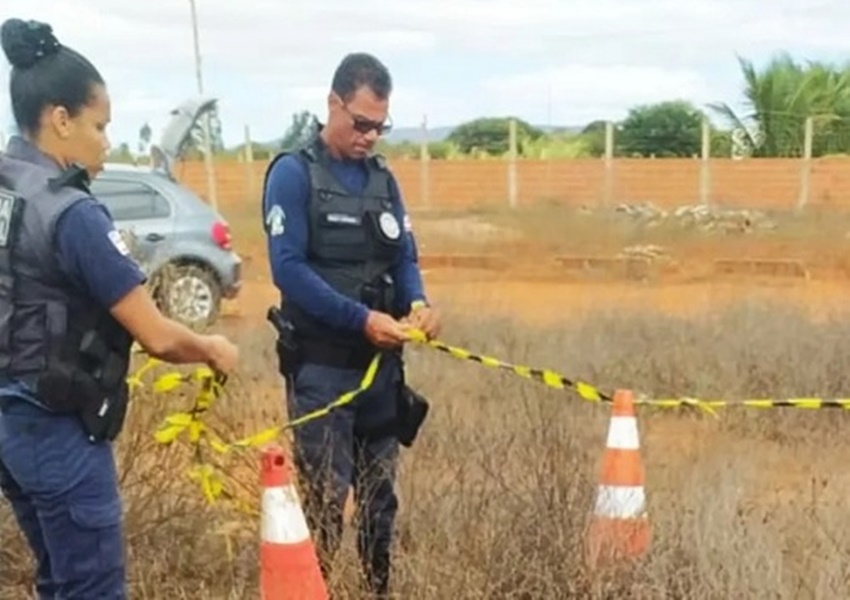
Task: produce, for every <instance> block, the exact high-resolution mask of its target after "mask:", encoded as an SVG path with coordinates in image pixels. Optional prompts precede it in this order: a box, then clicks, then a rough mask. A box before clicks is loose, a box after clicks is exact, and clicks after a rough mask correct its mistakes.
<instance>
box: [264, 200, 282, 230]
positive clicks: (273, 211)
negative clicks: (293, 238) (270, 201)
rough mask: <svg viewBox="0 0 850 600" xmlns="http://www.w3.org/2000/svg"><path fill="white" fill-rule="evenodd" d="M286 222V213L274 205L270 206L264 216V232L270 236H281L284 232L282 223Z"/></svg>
mask: <svg viewBox="0 0 850 600" xmlns="http://www.w3.org/2000/svg"><path fill="white" fill-rule="evenodd" d="M285 220H286V213H284V211H283V209H282V208H281V207H280V206H279V205H277V204H275V205H274V206H272V207H271V208H270V209H269V211H268V213H267V214H266V230H267V231H268V233H269V235H271V236H278V235H283V232H284V224H283V222H284V221H285Z"/></svg>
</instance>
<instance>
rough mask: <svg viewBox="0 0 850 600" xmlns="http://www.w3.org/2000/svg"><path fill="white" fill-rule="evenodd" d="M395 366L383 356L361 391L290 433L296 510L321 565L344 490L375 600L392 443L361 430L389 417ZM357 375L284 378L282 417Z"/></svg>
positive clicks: (386, 525)
mask: <svg viewBox="0 0 850 600" xmlns="http://www.w3.org/2000/svg"><path fill="white" fill-rule="evenodd" d="M400 368H401V366H400V363H399V361H398V359H397V358H396V357H394V356H392V355H388V356H385V357H384V358H383V359H382V362H381V365H380V367H379V369H378V372H377V374H376V377H375V381H374V383H373V385H372V386H371V387H370V389H369V390H367V391H366V392H364V393H362V394H361V395H359V396H358V397H357V398H356V399H355V400H354V401H353V402H352V403H351V404H349V405H347V406H344V407H342V408H339V409H337V410H335V411H334V412H332V413H331V414H330V415H329V416H326V417H322V418H320V419H317V420H315V421H311V422H309V423H307V424H305V425H301V426H299V427H297V428H295V430H294V438H295V463H296V467H297V469H298V472H299V475H300V478H301V480H302V482H303V483H304V487H305V490H306V497H305V498H304V508H305V513H306V516H307V519H308V521H309V522H310V524H311V528H312V530H313V532H314V536H315V539H316V544H317V549H318V551H319V555H320V561H321V563H322V568H323V570H324V572H325V574H326V575H327V574H328V573H329V567H328V563H329V562H330V560H331V558H332V557H333V555H334V553H335V552H336V550H337V549H338V547H339V541H340V537H341V534H342V527H343V509H344V505H345V500H346V497H347V495H348V491H349V486H353V490H354V500H355V505H356V508H357V517H358V533H357V541H358V543H357V548H358V552H359V555H360V559H361V561H362V565H363V569H364V574H365V576H366V579H367V582H368V584H369V585H370V587H371V589H372V590H373V591H374V592H375V593H376V594H377V595H379V596H380V595H383V594H386V593H387V590H388V585H389V571H390V545H391V543H392V538H393V528H394V524H395V517H396V512H397V509H398V499H397V497H396V493H395V489H394V487H395V476H396V463H397V460H398V454H399V443H398V440H397V439H396V438H395V437H394V436H392V435H391V434H386V433H385V434H384V435H382V436H380V437H373V436H370V435H367V434H366V433H365V432H366V431H367V430H368V429H370V428H372V429H375V428H376V427H379V426H380V425H381V423H385V422H386V421H388V420H390V419H392V418H394V417H395V413H396V397H397V393H398V390H399V385H400V381H401V371H400ZM363 374H364V372H363V371H360V370H356V369H340V368H335V367H329V366H325V365H318V364H312V363H307V364H304V365H303V366H301V368H300V369H299V370H298V371H297V373H296V374H295V376H294V377H290V378H289V380H288V392H289V393H288V394H287V399H288V402H287V404H288V411H289V417H290V418H296V417H300V416H301V415H304V414H306V413H309V412H311V411H313V410H316V409H319V408H322V407H324V406H326V405H327V404H328V403H330V402H332V401H333V400H335V399H336V398H338V397H339V396H340V395H341V394H343V393H345V392H348V391H351V390H355V389H357V388H358V387H359V386H360V381H361V379H362V378H363Z"/></svg>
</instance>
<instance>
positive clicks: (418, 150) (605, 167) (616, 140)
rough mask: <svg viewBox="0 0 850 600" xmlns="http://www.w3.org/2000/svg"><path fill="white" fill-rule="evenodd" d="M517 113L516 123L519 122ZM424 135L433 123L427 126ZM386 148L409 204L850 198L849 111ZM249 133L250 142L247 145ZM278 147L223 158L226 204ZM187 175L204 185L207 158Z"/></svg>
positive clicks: (773, 202) (249, 190) (241, 195)
mask: <svg viewBox="0 0 850 600" xmlns="http://www.w3.org/2000/svg"><path fill="white" fill-rule="evenodd" d="M512 123H514V122H512ZM426 135H427V134H426ZM426 135H423V140H422V141H420V142H419V143H407V144H399V145H396V146H394V147H390V148H389V150H388V151H387V155H388V158H389V162H390V165H391V167H392V169H393V171H394V173H395V176H396V177H397V178H398V180H399V183H400V185H401V188H402V191H403V193H404V197H405V202H406V203H407V205H408V206H409V207H411V208H412V209H420V210H422V209H452V208H457V209H469V208H475V207H493V206H500V205H501V206H509V207H517V208H519V207H524V206H525V207H527V206H534V205H539V204H541V203H549V204H560V205H567V206H576V207H579V206H586V207H604V206H612V207H613V206H617V205H620V204H642V203H647V204H653V205H655V206H658V207H659V208H665V209H670V208H676V207H678V206H685V205H694V204H702V205H708V206H717V207H735V208H752V209H763V210H805V209H813V208H818V209H829V210H834V209H842V210H843V209H848V208H850V120H847V119H841V118H832V117H829V116H818V117H799V116H795V115H782V114H777V115H772V116H771V118H770V119H767V120H766V122H765V125H764V126H763V127H760V128H758V129H755V128H751V129H747V130H744V129H742V128H741V129H737V130H733V131H732V132H728V131H718V130H716V129H714V128H713V127H712V126H711V124H710V123H709V122H708V121H703V122H702V123H701V124H700V125H699V126H698V127H697V128H696V130H693V128H692V129H691V130H687V129H685V130H676V129H671V130H669V131H662V130H649V131H643V132H634V131H631V132H630V131H623V130H622V128H621V127H620V126H618V125H616V124H614V123H610V122H607V123H606V122H598V123H594V124H591V125H589V126H588V127H587V128H585V130H584V131H582V132H577V133H576V132H572V133H569V134H564V135H558V134H552V135H547V136H546V138H545V139H530V138H524V137H522V136H521V135H518V134H517V131H516V126H515V125H514V126H512V127H511V128H510V130H509V131H507V132H505V135H504V139H503V140H499V139H498V138H496V139H495V140H493V139H492V136H491V139H490V143H496V144H498V143H501V144H502V146H501V148H504V151H500V147H499V146H498V145H496V146H495V147H496V151H495V152H489V153H488V152H476V150H475V149H474V148H473V149H472V150H471V151H467V152H465V153H462V154H459V153H457V152H456V153H454V154H452V153H451V152H445V146H446V144H447V142H446V141H444V140H443V141H429V140H427V137H426ZM249 146H250V144H246V147H249ZM268 162H269V156H268V155H266V156H262V158H259V157H258V156H252V153H250V152H246V153H239V154H237V155H236V156H232V157H216V160H215V165H214V168H215V191H216V195H217V201H218V203H223V204H236V205H240V204H247V205H255V206H256V205H257V203H258V202H259V197H260V194H261V189H260V188H261V186H262V181H263V175H264V172H265V169H266V168H267V166H268ZM176 175H177V176H178V178H179V179H180V180H181V181H183V182H184V183H186V184H187V185H189V186H190V187H192V188H193V189H195V190H196V191H197V192H198V193H199V194H201V195H202V196H204V197H206V196H207V181H206V175H205V170H204V164H203V161H198V160H189V161H185V162H183V163H181V164H179V165H178V166H177V172H176Z"/></svg>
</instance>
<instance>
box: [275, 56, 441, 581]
mask: <svg viewBox="0 0 850 600" xmlns="http://www.w3.org/2000/svg"><path fill="white" fill-rule="evenodd" d="M391 88H392V83H391V78H390V75H389V72H388V71H387V69H386V67H385V66H384V65H383V64H381V62H380V61H378V60H377V59H376V58H374V57H373V56H370V55H368V54H350V55H348V56H346V57H345V58H344V59H343V61H342V62H341V63H340V65H339V66H338V68H337V70H336V72H335V74H334V77H333V82H332V86H331V91H330V94H329V96H328V118H327V123H326V124H325V125H324V126H320V127H318V131H317V133H316V135H315V136H314V137H313V138H312V139H311V140H310V141H309V142H307V143H306V144H304V146H303V147H302V148H300V149H299V151H298V152H296V153H294V154H282V155H280V156H278V157H277V158H276V159H275V160H274V161H273V162H272V164H271V165H270V167H269V170H268V172H267V175H266V185H265V196H264V200H263V209H264V219H265V221H264V222H265V230H266V234H267V236H268V243H269V259H270V261H271V269H272V274H273V277H274V282H275V285H276V286H277V287H278V288H279V289H280V290H281V292H282V295H283V296H284V302H283V306H282V310H281V311H280V312H279V313H277V314H275V313H276V309H272V311H270V318H272V320H273V322H274V321H277V327H278V331H279V332H280V334H281V337H280V338H279V341H278V348H279V353H281V355H282V356H281V363H282V364H281V373H282V374H283V375H284V376H285V377H286V382H287V389H288V411H289V415H290V418H295V417H298V416H300V415H303V414H306V413H308V412H310V411H312V410H315V409H317V408H321V407H324V406H326V405H327V404H328V403H329V402H331V401H333V400H334V399H336V398H337V397H339V396H340V395H341V394H343V393H344V392H347V391H351V390H354V389H356V388H357V387H358V386H359V384H360V381H361V379H362V377H363V375H364V372H365V370H366V369H367V367H368V364H369V363H370V361H371V360H372V358H373V357H374V356H375V354H376V352H378V351H381V352H382V355H381V358H382V360H381V366H380V367H379V370H378V372H377V375H376V378H375V381H374V383H373V385H372V386H371V388H370V389H369V390H368V391H367V392H365V393H363V394H361V395H360V396H358V398H357V399H356V400H355V401H354V402H353V403H352V404H350V405H348V406H346V407H345V408H343V409H341V410H338V411H335V412H334V413H332V414H331V415H330V416H328V417H326V418H323V419H319V420H316V421H312V422H310V423H308V424H305V425H302V426H300V427H298V428H296V430H295V441H296V465H297V467H298V469H299V471H300V472H301V475H302V476H304V477H305V479H306V480H307V488H308V491H307V495H306V498H305V508H306V512H307V515H308V518H309V520H310V521H311V523H312V525H313V528H314V530H318V531H317V542H318V546H319V554H320V556H321V559H322V564H323V569H324V570H325V572H326V573H327V572H328V571H329V569H328V560H329V558H330V557H331V555H332V553H333V552H334V551H335V550H336V548H337V545H338V543H339V536H340V534H341V529H342V516H343V515H342V510H343V506H344V502H345V499H346V497H347V494H348V487H349V485H353V486H354V496H355V502H356V504H357V508H358V512H359V516H360V526H359V535H358V550H359V553H360V556H361V560H362V562H363V568H364V571H365V574H366V578H367V581H368V583H369V585H370V587H371V589H372V590H373V591H374V592H375V593H376V594H377V595H378V596H382V595H385V594H386V593H387V590H388V579H389V568H390V558H389V557H390V549H389V546H390V543H391V540H392V527H393V524H394V520H395V515H396V510H397V506H398V502H397V498H396V495H395V491H394V479H395V464H396V459H397V455H398V448H399V439H402V440H403V443H405V442H406V443H407V444H409V443H410V442H411V440H410V439H409V438H408V439H407V440H405V439H404V438H403V437H402V436H400V435H399V434H398V431H397V430H396V431H394V430H393V427H392V425H393V424H395V425H396V426H398V427H402V428H403V427H405V426H407V427H411V424H410V423H401V422H400V421H402V420H404V418H405V417H407V416H409V415H408V412H412V413H416V410H415V406H414V408H413V410H411V408H412V407H411V405H410V404H409V403H412V404H413V405H418V408H419V409H420V412H419V413H418V415H419V419H420V420H419V421H417V422H415V423H413V424H412V427H413V429H414V430H415V429H416V427H417V426H418V424H419V422H421V418H424V415H422V412H421V409H422V406H423V403H424V399H421V398H420V397H418V395H416V394H415V393H413V392H411V391H410V390H409V388H407V387H406V386H405V385H404V381H403V365H402V363H401V347H402V345H403V344H404V343H405V342H406V341H407V339H408V334H407V329H408V327H415V328H418V329H420V330H423V331H424V332H425V333H426V334H427V335H429V336H434V335H436V334H437V332H438V324H437V317H436V314H435V312H433V311H432V310H431V308H430V307H429V306H428V303H427V300H426V297H425V293H424V291H423V285H422V278H421V275H420V272H419V269H418V265H417V255H416V246H415V241H414V238H413V234H412V231H411V228H410V220H409V218H408V217H407V215H406V212H405V209H404V206H403V204H402V200H401V197H400V193H399V190H398V186H397V183H396V181H395V179H394V177H393V176H392V174H391V173H390V172H389V170H388V169H387V167H386V165H385V163H384V162H383V159H382V158H381V157H380V156H377V155H373V154H371V153H370V150H371V149H372V147H373V146H374V144H375V142H376V141H377V139H378V137H379V136H380V135H381V134H382V133H383V132H385V131H386V130H387V128H388V125H386V124H385V121H386V119H387V116H388V105H389V95H390V92H391ZM405 407H406V408H407V412H406V411H405V410H404V408H405ZM400 409H401V410H400ZM401 413H405V414H401ZM412 418H414V420H415V419H416V416H415V415H414V416H413V417H412ZM387 424H390V427H389V428H388V427H387ZM414 435H415V431H414Z"/></svg>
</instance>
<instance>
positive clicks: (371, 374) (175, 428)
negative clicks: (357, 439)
mask: <svg viewBox="0 0 850 600" xmlns="http://www.w3.org/2000/svg"><path fill="white" fill-rule="evenodd" d="M411 341H412V342H414V343H418V344H421V345H424V346H427V347H430V348H433V349H436V350H438V351H440V352H443V353H446V354H448V355H450V356H452V357H454V358H457V359H459V360H463V361H469V362H475V363H478V364H481V365H483V366H486V367H490V368H495V369H501V370H505V371H509V372H511V373H513V374H515V375H517V376H519V377H522V378H524V379H530V380H534V381H538V382H540V383H542V384H543V385H545V386H547V387H550V388H553V389H558V390H564V389H572V390H573V391H575V392H576V393H577V394H578V396H579V397H581V398H582V399H584V400H587V401H589V402H594V403H602V402H605V403H610V402H613V396H611V395H609V394H606V393H604V392H602V391H601V390H600V389H599V388H597V387H596V386H594V385H591V384H590V383H587V382H584V381H580V380H577V379H571V378H568V377H566V376H564V375H562V374H560V373H558V372H556V371H553V370H550V369H538V368H533V367H527V366H523V365H515V364H511V363H508V362H505V361H503V360H500V359H498V358H494V357H491V356H486V355H483V354H476V353H474V352H471V351H470V350H467V349H465V348H461V347H458V346H451V345H449V344H446V343H444V342H441V341H439V340H433V339H428V338H427V336H426V335H425V333H424V332H422V331H419V330H414V331H413V332H412V333H411ZM380 360H381V354H380V353H378V354H376V355H375V357H374V358H373V360H372V362H371V363H370V364H369V367H368V368H367V369H366V372H365V373H364V375H363V378H362V380H361V381H360V385H359V386H358V388H357V389H354V390H351V391H349V392H346V393H344V394H342V395H341V396H339V397H338V398H336V399H335V400H333V401H332V402H330V403H329V404H327V405H326V406H324V407H323V408H320V409H318V410H315V411H312V412H310V413H308V414H306V415H303V416H301V417H298V418H295V419H291V420H289V421H287V422H286V423H284V424H283V425H280V426H276V427H269V428H267V429H264V430H262V431H260V432H258V433H255V434H253V435H250V436H248V437H245V438H242V439H240V440H237V441H235V442H231V443H225V442H224V441H223V440H221V438H220V437H218V436H217V435H216V434H215V433H214V432H212V431H211V430H210V429H209V428H208V427H207V426H206V425H205V424H204V423H203V421H202V419H201V417H202V415H203V414H204V413H205V412H207V411H208V410H209V408H210V406H211V405H212V402H213V401H214V399H215V398H216V397H217V396H218V394H219V393H220V392H221V390H222V389H223V385H224V381H223V380H220V379H217V378H216V377H215V375H214V374H213V373H212V372H211V371H210V369H208V368H206V367H203V368H199V369H196V370H195V371H194V372H193V374H192V375H183V374H181V373H178V372H170V373H165V374H164V375H161V376H160V377H158V378H157V379H156V380H155V381H154V383H153V385H152V389H153V391H154V392H155V393H167V392H171V391H173V390H175V389H177V388H178V387H180V386H181V385H184V384H186V383H189V382H192V381H194V382H198V383H200V384H201V389H200V391H199V392H198V394H197V395H196V397H195V399H194V402H193V405H192V407H191V409H190V410H189V411H186V412H178V413H174V414H171V415H168V416H166V417H165V419H164V420H163V422H162V424H161V426H160V427H159V429H158V430H157V431H156V432H155V433H154V438H155V439H156V441H157V442H159V443H161V444H171V443H173V442H175V441H176V440H177V439H178V438H179V437H180V436H181V434H183V433H184V432H185V433H186V436H187V439H188V442H189V443H190V445H192V446H193V447H194V449H195V464H194V465H193V466H192V468H191V469H190V471H189V477H190V478H191V479H192V480H194V481H197V482H198V483H199V485H200V487H201V490H202V492H203V495H204V497H205V498H206V499H207V501H208V502H210V503H212V502H214V501H215V500H216V499H218V498H221V497H227V498H229V499H231V500H233V501H234V502H236V503H237V504H238V505H239V506H240V509H241V510H243V511H246V512H253V513H256V511H249V509H247V508H246V507H245V506H244V504H241V503H239V502H238V501H237V500H236V499H235V498H234V497H233V495H232V494H229V493H228V491H227V490H226V488H225V485H224V482H223V480H222V478H221V476H220V475H219V474H218V473H216V472H215V471H214V470H213V468H212V466H211V465H209V464H207V463H205V462H204V461H203V457H202V454H201V445H202V443H204V442H206V443H207V444H208V445H209V447H210V448H211V449H212V450H213V451H215V452H216V453H217V454H220V455H225V454H227V453H229V452H231V451H233V450H236V449H246V448H252V447H259V446H263V445H265V444H267V443H269V442H272V441H274V440H275V439H277V437H278V436H279V435H280V434H281V433H283V432H284V431H286V430H288V429H294V428H295V427H299V426H302V425H304V424H306V423H309V422H312V421H315V420H317V419H321V418H324V417H326V416H328V415H330V414H331V413H332V412H333V411H335V410H337V409H339V408H340V407H342V406H345V405H347V404H349V403H350V402H352V401H353V400H354V399H355V398H356V397H357V396H358V395H359V394H361V393H363V392H364V391H366V390H367V389H369V387H371V385H372V384H373V383H374V380H375V375H376V374H377V370H378V367H379V364H380ZM158 364H160V362H159V361H157V360H155V359H149V360H148V362H146V363H145V364H144V365H143V366H142V367H141V368H140V369H139V371H137V372H136V373H135V374H134V375H133V376H132V377H130V378H128V383H129V384H130V385H131V387H143V384H142V381H141V375H142V374H143V373H144V372H146V371H149V370H150V369H152V368H153V367H155V366H157V365H158ZM634 402H635V404H636V405H641V406H652V407H657V408H681V407H687V408H694V409H698V410H700V411H702V412H705V413H707V414H711V415H714V416H716V412H715V409H718V408H726V407H746V408H803V409H812V410H813V409H821V408H843V409H850V399H844V398H837V399H826V398H787V399H748V400H702V399H698V398H686V397H682V398H666V399H664V398H647V397H642V396H638V397H637V398H636V399H635V401H634Z"/></svg>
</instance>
